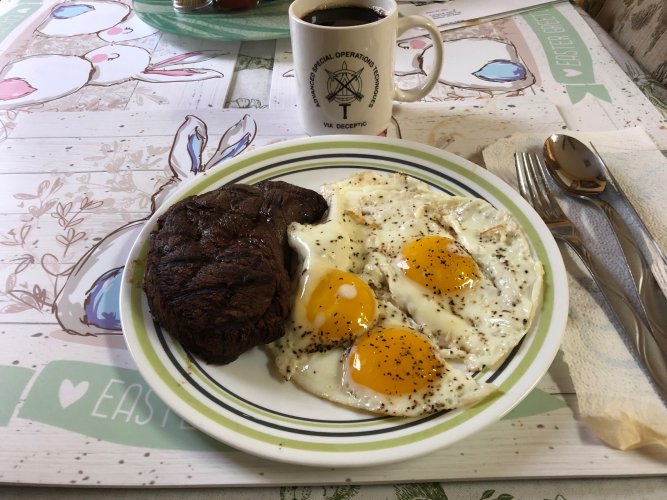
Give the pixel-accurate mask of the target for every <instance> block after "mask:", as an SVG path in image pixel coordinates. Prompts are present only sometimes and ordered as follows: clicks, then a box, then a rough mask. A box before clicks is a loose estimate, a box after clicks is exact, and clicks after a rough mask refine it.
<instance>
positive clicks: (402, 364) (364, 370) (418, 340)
mask: <svg viewBox="0 0 667 500" xmlns="http://www.w3.org/2000/svg"><path fill="white" fill-rule="evenodd" d="M347 362H348V369H349V374H350V378H351V380H353V381H354V382H355V383H357V384H360V385H363V386H365V387H368V388H369V389H372V390H373V391H374V392H377V393H379V394H384V395H386V396H399V395H405V394H411V393H415V392H418V391H420V390H423V389H425V388H428V387H429V386H430V385H432V384H433V383H434V382H435V381H436V380H437V379H438V378H440V377H441V375H442V373H443V372H444V370H445V366H444V363H443V362H442V360H441V359H440V358H439V357H438V355H437V352H436V348H435V347H434V346H433V345H432V344H431V343H430V342H429V341H428V340H427V339H426V338H425V337H424V336H423V335H421V334H420V333H418V332H415V331H413V330H410V329H407V328H374V329H373V330H371V331H370V332H368V333H367V334H366V335H363V336H361V337H359V338H358V339H357V340H356V341H355V343H354V345H353V346H352V348H351V350H350V354H349V355H348V358H347Z"/></svg>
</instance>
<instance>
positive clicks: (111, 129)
mask: <svg viewBox="0 0 667 500" xmlns="http://www.w3.org/2000/svg"><path fill="white" fill-rule="evenodd" d="M104 2H105V3H107V4H112V5H111V6H112V7H113V8H117V7H118V6H119V5H120V6H121V9H122V8H123V5H124V4H122V3H121V2H116V1H112V0H104ZM15 4H16V5H15V8H14V9H12V10H10V11H9V12H4V13H2V11H0V14H2V17H0V26H2V29H0V37H2V38H0V54H1V55H0V68H2V67H5V70H3V71H7V68H9V67H10V64H13V65H14V66H15V67H19V66H20V65H26V67H30V68H33V69H34V68H38V69H39V70H40V71H41V72H42V74H46V75H49V76H50V77H53V75H59V78H58V79H57V80H58V81H60V82H63V85H62V86H61V88H59V89H57V88H55V87H54V86H53V84H51V83H47V84H43V86H41V87H40V86H38V85H37V84H35V85H33V87H35V88H36V89H37V92H34V93H33V94H34V95H35V96H37V97H35V98H34V101H33V102H30V103H27V104H22V105H20V106H19V105H15V106H11V105H9V106H8V105H6V104H5V105H4V106H0V124H1V126H2V135H0V165H2V169H0V180H1V181H2V182H1V183H0V189H1V190H2V191H1V192H2V196H1V197H0V234H1V235H2V239H1V240H0V255H1V258H0V273H1V275H0V282H4V283H5V286H4V288H3V289H2V290H0V315H1V316H0V321H1V322H2V326H1V329H0V343H2V349H1V350H0V374H2V376H3V387H2V390H0V402H1V403H2V404H0V439H1V440H2V442H3V446H2V448H1V451H0V482H2V483H7V484H16V483H20V484H34V485H61V486H70V485H85V486H98V487H100V488H101V487H105V486H122V487H139V486H145V485H150V486H154V487H161V486H164V487H169V486H191V487H198V489H196V490H195V489H193V490H192V491H191V495H194V496H196V497H201V498H206V497H207V495H208V494H210V492H208V490H202V489H200V488H201V487H207V486H226V487H238V486H243V487H247V486H255V487H265V486H273V487H272V488H269V489H262V490H257V491H254V495H255V496H249V497H248V498H251V497H252V498H258V496H257V495H260V493H261V495H264V496H265V497H266V498H278V497H280V498H284V497H286V496H289V497H290V498H292V497H294V498H319V497H321V498H334V497H336V498H353V497H354V498H362V497H367V498H373V497H376V496H375V495H378V496H386V497H392V496H396V497H397V498H398V497H401V498H412V497H415V498H416V497H417V496H418V493H419V492H420V491H421V494H423V495H426V496H428V497H430V498H447V495H446V492H450V495H452V493H456V495H459V496H449V498H458V497H461V498H464V497H465V498H472V497H473V496H475V497H480V498H509V496H506V497H502V494H506V495H511V496H516V497H523V496H525V495H528V494H529V492H530V493H532V492H536V493H540V492H543V493H544V495H543V497H544V498H546V497H549V498H558V496H559V495H560V497H562V498H569V496H568V495H574V494H575V493H581V492H584V491H590V492H591V493H590V494H591V495H595V494H596V493H600V492H602V491H607V490H605V488H607V489H608V491H610V492H611V491H616V492H619V491H620V492H622V491H626V492H627V491H632V492H633V493H634V494H637V495H644V497H645V498H654V497H655V498H658V496H659V494H660V492H661V491H664V489H665V486H666V484H667V483H666V482H665V477H664V476H665V475H667V451H666V450H664V449H659V448H644V449H641V450H634V451H625V452H621V451H618V450H614V449H611V448H609V447H607V446H605V445H603V444H602V443H601V442H600V441H598V440H597V438H595V436H594V435H592V434H591V433H590V431H588V429H587V428H586V427H585V425H584V424H583V423H582V422H581V420H580V419H579V414H578V410H577V398H576V394H575V391H574V388H573V386H572V382H571V381H570V379H569V375H568V370H567V366H566V365H565V364H564V362H563V361H562V359H561V358H560V356H558V357H557V358H556V360H555V361H554V363H553V364H552V366H551V367H550V368H549V371H548V373H547V375H546V376H545V377H544V378H543V379H542V380H541V381H540V382H539V384H538V385H537V387H536V388H535V389H534V390H533V391H532V392H531V393H530V394H529V396H528V397H527V398H526V400H525V401H524V402H522V403H521V404H520V405H519V406H518V407H517V408H516V409H515V410H513V411H512V412H511V413H510V414H509V415H507V416H506V417H505V418H503V419H502V420H501V421H499V422H498V423H496V424H494V425H492V426H490V427H488V428H486V429H485V430H483V431H482V432H480V433H478V434H477V435H475V436H473V437H471V438H469V439H466V440H464V441H462V442H459V443H457V444H455V445H453V446H451V447H449V448H447V449H444V450H441V451H438V452H436V453H433V454H431V455H428V456H426V457H422V458H419V459H415V460H411V461H407V462H402V463H397V464H393V465H385V466H382V467H369V468H361V469H354V468H345V467H343V468H337V469H321V470H320V469H318V470H315V471H313V469H311V468H308V467H300V466H293V465H286V464H280V463H274V462H270V461H267V460H263V459H258V458H256V457H252V456H249V455H246V454H244V453H242V452H239V451H236V450H233V449H230V448H226V447H221V446H219V445H217V444H212V443H211V442H210V441H208V440H206V439H204V438H202V436H201V435H200V434H199V433H198V432H197V431H196V430H194V429H192V428H191V427H190V426H188V425H187V424H186V423H185V422H182V421H180V420H179V419H178V418H176V416H175V415H174V414H173V413H171V411H170V410H169V408H167V407H166V406H165V405H164V404H162V403H161V402H159V401H157V400H155V399H151V392H150V388H149V387H148V386H147V385H146V384H145V382H144V381H143V380H142V379H141V377H140V376H139V375H138V372H137V371H136V368H135V366H134V363H133V361H132V358H131V357H130V355H129V353H128V352H127V350H126V348H125V345H124V341H123V338H122V334H121V332H120V331H118V328H117V327H114V326H113V325H109V324H105V327H104V328H103V327H101V326H99V325H98V326H97V327H95V326H91V325H90V324H86V325H84V324H83V323H82V321H81V317H82V312H81V311H82V307H85V306H83V304H84V297H85V294H86V292H88V291H89V290H90V289H89V288H87V286H88V287H89V286H90V281H87V280H90V276H93V275H94V276H95V277H99V276H100V275H101V271H100V269H102V268H101V267H99V266H106V267H104V270H109V269H113V268H115V267H118V266H122V264H123V263H124V257H125V256H126V255H127V251H128V249H129V246H128V245H129V244H131V242H132V239H133V237H134V236H136V231H137V230H138V229H139V228H140V227H141V224H142V223H143V220H144V218H145V217H147V216H148V215H150V213H151V212H152V210H153V209H154V204H156V203H157V204H159V202H160V201H161V200H162V199H163V198H164V196H165V195H166V194H168V191H169V190H170V189H171V188H173V187H175V186H177V185H178V184H179V183H180V182H181V181H183V180H185V179H186V178H187V177H188V175H189V174H188V172H180V171H179V172H178V175H177V176H176V179H175V182H174V179H173V173H174V172H173V170H170V169H169V162H168V157H169V155H170V153H173V151H174V149H175V148H177V147H178V141H177V138H176V131H177V129H178V128H179V126H180V125H181V124H182V123H183V122H184V120H185V119H186V116H188V115H194V116H196V117H198V118H199V119H200V120H202V121H203V122H204V123H205V124H206V127H207V134H208V135H209V137H208V139H209V144H210V145H212V146H211V147H213V148H214V147H215V145H216V144H217V142H218V141H219V140H220V137H221V136H222V135H223V134H224V132H225V131H226V130H227V129H228V128H230V127H231V126H232V125H234V124H235V123H237V122H238V121H239V120H241V119H242V118H243V117H244V116H246V115H249V116H250V117H251V119H252V120H254V121H255V123H256V125H257V135H256V137H255V139H254V141H253V145H252V146H253V147H258V146H261V145H263V144H269V143H272V142H275V141H277V140H284V139H287V138H292V137H300V136H302V132H301V131H300V128H299V125H298V123H297V122H296V119H295V113H294V107H295V102H294V96H295V89H294V78H293V76H292V74H291V52H290V46H289V40H278V41H262V42H243V43H240V42H216V41H206V40H195V39H188V38H184V37H178V36H176V35H170V34H165V33H160V32H156V31H155V30H153V29H151V28H150V27H148V26H146V25H143V24H142V23H141V22H140V21H138V20H137V19H136V18H134V17H133V16H132V15H131V9H129V7H125V9H126V10H127V12H126V14H125V15H124V16H121V18H120V20H116V24H113V25H108V26H107V25H106V24H105V25H100V26H97V27H96V31H91V29H92V26H93V24H92V23H91V24H86V32H85V33H82V32H80V31H83V29H82V28H80V27H79V28H77V29H79V31H78V32H77V31H76V29H73V28H71V27H70V28H68V30H70V31H68V32H67V33H66V34H61V35H58V36H56V35H54V34H53V32H51V31H49V30H50V29H51V28H50V27H49V26H48V25H47V24H45V23H44V20H45V19H46V18H47V16H48V14H49V12H50V11H51V9H52V8H53V6H54V5H55V4H56V2H55V1H45V2H28V1H21V0H18V1H17V2H15ZM111 18H112V17H109V18H107V20H106V21H105V23H107V24H109V22H110V21H109V19H111ZM554 33H558V34H557V35H554ZM443 34H444V38H445V44H446V45H448V47H449V49H450V53H456V51H457V50H462V51H463V52H462V53H465V54H469V55H470V57H478V58H481V59H480V64H482V65H483V64H484V62H485V61H488V60H489V59H490V58H493V56H492V55H491V54H494V53H495V51H497V50H500V49H502V50H504V51H505V53H506V54H509V57H511V58H515V60H516V61H519V62H520V63H521V64H523V65H524V67H525V68H526V69H527V74H526V78H525V79H524V80H522V81H521V82H516V83H515V84H512V85H494V84H492V83H489V85H488V88H485V89H475V88H473V86H472V85H469V84H467V83H466V82H464V81H454V79H453V78H450V77H449V76H448V75H443V77H442V78H441V82H440V83H439V84H438V86H437V87H436V89H434V91H433V92H432V93H431V94H430V95H429V96H428V97H427V98H426V99H425V100H424V101H423V102H420V103H415V104H409V105H400V106H396V108H395V115H394V124H393V126H392V128H391V130H390V131H389V135H393V136H398V137H402V138H405V139H413V140H417V141H420V142H425V143H428V144H431V145H434V146H436V147H439V148H441V149H445V150H447V151H450V152H453V153H456V154H459V155H461V156H463V157H465V158H468V159H471V160H472V161H475V162H477V163H480V164H481V162H482V160H481V151H482V149H483V148H484V147H486V146H487V145H489V144H492V143H493V142H494V141H496V140H498V139H500V138H502V137H505V136H508V135H510V134H512V133H514V132H539V133H544V134H545V135H546V134H549V133H553V132H554V131H558V130H561V129H564V128H569V129H573V130H614V129H620V128H624V127H630V126H641V127H643V128H644V129H645V130H646V132H647V133H648V134H649V135H650V136H651V138H652V139H653V141H654V142H655V143H656V144H657V146H658V147H659V148H660V149H662V150H666V149H667V121H666V120H665V118H664V117H663V116H662V115H661V114H660V113H659V112H658V111H657V110H656V108H655V106H653V105H652V104H651V102H650V101H649V100H648V99H647V98H646V97H645V96H644V95H643V94H642V93H641V91H640V90H639V89H638V88H637V87H636V86H635V85H634V84H633V81H632V79H631V77H630V76H628V75H627V74H626V73H625V72H624V71H623V69H622V68H621V67H620V66H619V65H618V64H617V62H616V61H615V60H614V59H613V58H612V56H611V55H610V54H609V52H608V51H607V50H606V49H605V48H604V47H603V46H602V45H601V44H600V42H599V40H598V39H597V37H596V36H595V35H594V33H593V32H592V31H591V29H590V27H589V26H588V24H587V23H586V21H585V20H584V19H582V17H581V16H580V14H579V13H578V12H577V11H575V9H574V8H573V7H572V6H570V5H569V4H567V3H566V4H559V5H548V6H545V7H542V8H540V9H538V10H533V11H529V12H525V13H522V14H518V15H514V16H511V17H506V18H502V19H497V20H494V21H491V22H487V23H482V24H477V25H473V26H469V27H465V28H459V29H456V30H453V31H446V32H444V33H443ZM564 48H567V49H568V50H563V49H564ZM403 49H404V52H403V55H402V56H399V61H398V64H399V66H400V65H403V66H402V67H403V68H407V69H409V68H408V66H409V65H410V64H411V61H412V57H411V56H410V50H411V49H410V48H407V50H405V48H403ZM111 53H113V54H114V55H113V57H109V54H111ZM56 56H58V57H60V59H58V58H57V57H56ZM124 58H128V59H124ZM113 59H117V60H128V61H132V62H133V63H136V64H138V66H137V67H136V68H135V70H134V71H133V72H131V74H130V72H129V70H128V69H127V68H128V67H129V64H128V65H125V66H123V67H122V68H123V69H122V70H115V71H116V72H117V74H115V75H114V77H113V78H112V79H111V80H110V81H107V82H106V83H104V84H101V83H100V82H99V81H95V78H96V77H95V76H91V73H90V71H87V72H86V73H85V74H84V75H79V73H78V72H79V71H80V69H79V67H80V63H81V61H93V62H94V64H97V63H98V62H99V61H102V60H104V61H109V60H113ZM138 61H143V62H141V63H138ZM564 61H565V63H564V64H563V62H564ZM70 63H71V64H72V65H71V66H70ZM88 64H91V63H88ZM84 66H85V64H84ZM63 68H69V69H67V71H64V70H63ZM35 71H36V70H35ZM40 71H37V72H38V73H39V72H40ZM2 75H3V77H5V76H6V74H5V73H3V74H2ZM414 78H416V77H415V76H414V75H407V76H403V77H402V80H403V81H404V82H405V83H409V82H411V81H413V79H414ZM49 81H54V80H53V79H51V80H49ZM101 112H104V114H102V113H101ZM207 154H212V152H208V151H207ZM170 179H171V180H172V182H169V181H170ZM95 328H97V330H95ZM114 328H115V330H114ZM112 387H114V388H115V389H114V390H113V391H112V390H111V389H110V388H112ZM119 388H122V390H117V389H119ZM149 400H150V406H151V415H150V418H147V419H139V418H138V415H137V414H136V413H133V412H135V410H136V408H137V405H138V402H140V401H149ZM313 473H315V475H314V474H313ZM627 476H641V478H640V480H639V482H637V479H635V480H633V481H624V482H619V481H615V480H614V478H620V477H627ZM655 476H658V477H655ZM314 477H316V479H314ZM563 478H565V479H566V480H563ZM575 478H595V479H596V480H597V481H598V482H597V483H591V482H590V481H584V480H581V479H576V480H575ZM517 479H531V481H522V482H519V481H516V480H517ZM545 479H548V480H550V481H546V482H545V481H544V480H545ZM498 480H504V481H510V482H499V481H498ZM414 481H417V482H420V485H419V486H412V487H405V488H407V489H405V491H404V490H403V489H401V488H403V487H402V486H399V485H400V484H402V483H407V482H414ZM467 481H476V482H474V483H467ZM480 481H482V482H480ZM314 482H316V483H318V484H328V485H335V486H330V487H329V488H328V489H327V488H321V489H316V488H314V487H310V486H308V485H311V484H313V483H314ZM362 484H363V485H367V486H364V488H363V489H362V490H361V491H360V490H359V489H358V487H357V486H354V487H352V486H351V485H362ZM373 484H375V486H370V485H373ZM286 485H289V486H286ZM621 485H623V487H624V489H621V490H619V489H618V488H619V487H620V486H621ZM278 486H280V488H278ZM419 488H421V490H420V489H419ZM526 488H528V489H526ZM530 488H532V489H530ZM18 491H20V493H19V492H18ZM68 491H70V494H73V493H71V490H68ZM100 491H103V490H100ZM118 491H122V490H116V493H118ZM232 492H234V494H235V495H236V496H238V497H239V498H244V495H252V494H253V491H251V490H244V489H241V490H239V489H233V490H229V492H228V493H230V494H231V493H232ZM441 492H442V493H441ZM486 492H492V493H488V496H486V495H487V493H486ZM3 493H8V494H9V495H11V494H14V495H21V494H25V495H30V494H32V495H37V494H41V495H43V496H44V497H47V496H48V495H50V494H56V493H51V492H50V491H47V490H30V489H26V490H7V489H6V488H5V489H4V490H3V489H0V495H3ZM100 494H101V493H100ZM109 494H112V493H109ZM123 494H126V495H132V492H131V491H125V493H123ZM167 494H168V493H165V495H167ZM408 494H409V495H412V496H404V495H408ZM318 495H319V497H318ZM345 495H347V496H345ZM401 495H403V496H401ZM437 495H440V496H437ZM128 497H129V496H128ZM593 497H594V496H591V498H593ZM638 497H639V496H637V498H638ZM121 498H122V497H121ZM577 498H580V497H577ZM619 498H620V496H619Z"/></svg>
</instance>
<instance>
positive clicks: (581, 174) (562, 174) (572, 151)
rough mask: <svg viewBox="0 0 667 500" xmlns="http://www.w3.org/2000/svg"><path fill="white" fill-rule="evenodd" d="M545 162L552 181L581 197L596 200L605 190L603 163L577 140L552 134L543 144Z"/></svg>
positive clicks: (605, 180)
mask: <svg viewBox="0 0 667 500" xmlns="http://www.w3.org/2000/svg"><path fill="white" fill-rule="evenodd" d="M544 160H545V163H546V164H547V167H548V169H549V173H550V174H551V176H552V177H553V179H554V181H556V183H557V184H558V185H559V186H560V187H561V188H563V189H565V190H567V191H569V192H571V193H575V194H578V195H582V196H596V195H598V194H601V193H602V192H604V190H605V189H606V188H607V178H606V175H605V170H606V169H605V167H604V164H603V163H602V159H601V158H600V157H599V156H598V155H597V154H596V153H594V152H593V151H591V149H590V148H589V147H588V146H586V145H585V144H584V143H583V142H581V141H580V140H579V139H576V138H574V137H570V136H568V135H563V134H555V135H552V136H551V137H549V138H548V139H547V140H546V142H545V143H544Z"/></svg>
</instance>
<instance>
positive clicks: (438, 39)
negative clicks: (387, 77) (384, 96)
mask: <svg viewBox="0 0 667 500" xmlns="http://www.w3.org/2000/svg"><path fill="white" fill-rule="evenodd" d="M411 28H423V29H425V30H426V31H428V33H429V35H431V40H433V49H434V50H435V57H434V58H433V67H432V68H430V70H429V72H428V75H427V77H426V81H424V83H422V84H421V85H419V86H417V87H413V88H411V89H401V88H399V87H398V86H397V85H396V84H394V99H396V100H397V101H404V102H412V101H418V100H419V99H421V98H422V97H424V96H425V95H426V94H428V93H429V92H430V91H431V90H432V89H433V87H435V84H436V83H438V77H439V76H440V70H441V69H442V63H443V60H444V50H443V42H442V36H441V35H440V31H438V28H437V26H436V25H435V24H433V22H431V20H430V19H427V18H426V17H424V16H406V17H399V18H398V35H399V36H400V35H402V34H403V33H405V32H406V31H407V30H409V29H411Z"/></svg>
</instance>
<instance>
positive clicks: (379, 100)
mask: <svg viewBox="0 0 667 500" xmlns="http://www.w3.org/2000/svg"><path fill="white" fill-rule="evenodd" d="M337 8H351V9H352V10H351V11H350V10H349V9H348V10H345V9H338V10H335V11H328V12H324V13H323V14H322V11H324V10H329V9H337ZM364 10H370V11H371V13H370V18H371V20H370V22H368V19H367V18H368V16H367V15H366V20H364V21H361V20H359V19H360V18H359V16H357V15H358V14H360V13H361V14H368V13H367V12H366V13H364V12H361V11H364ZM314 12H315V13H317V14H316V15H315V18H318V17H319V18H321V17H322V16H324V17H327V18H333V19H335V24H334V25H322V24H316V22H323V21H321V19H313V13H314ZM373 13H376V14H377V15H373ZM320 14H322V16H320ZM338 14H340V15H338ZM289 22H290V34H291V38H292V54H293V58H294V75H295V77H296V83H297V91H298V97H297V102H298V113H299V119H300V121H301V125H302V126H303V128H304V129H305V131H306V133H308V134H309V135H319V134H370V135H379V134H381V133H383V132H384V131H385V130H386V129H387V126H388V125H389V122H390V120H391V114H392V107H393V103H394V101H408V102H409V101H417V100H419V99H421V98H422V97H424V96H425V95H426V94H428V93H429V92H430V91H431V89H432V88H433V86H434V85H435V84H436V82H437V80H438V76H439V75H440V69H441V67H442V62H443V44H442V38H441V36H440V32H439V31H438V29H437V27H436V26H435V25H434V24H433V23H432V22H431V21H430V20H429V19H427V18H425V17H422V16H407V17H399V16H398V6H397V5H396V2H395V1H394V0H329V1H326V0H294V2H292V4H291V5H290V8H289ZM327 22H328V21H327ZM350 22H351V23H355V24H354V25H345V26H340V25H339V24H344V23H348V24H349V23H350ZM357 23H359V24H357ZM411 28H423V29H424V30H426V31H427V32H428V33H429V34H430V36H431V39H432V40H433V48H434V57H433V58H432V59H431V60H430V67H428V68H424V70H425V72H426V73H427V77H426V79H425V80H424V81H423V82H422V83H421V84H420V85H418V86H417V87H413V88H410V89H401V88H399V87H398V86H397V85H396V83H395V80H394V64H395V62H394V60H395V51H396V50H397V49H396V39H397V37H398V36H399V35H401V34H402V33H404V32H405V31H407V30H408V29H411Z"/></svg>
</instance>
